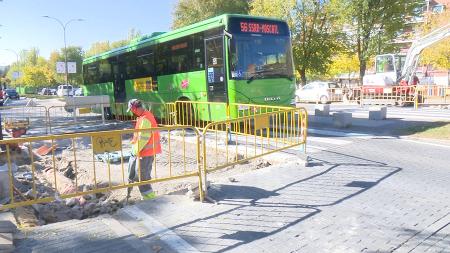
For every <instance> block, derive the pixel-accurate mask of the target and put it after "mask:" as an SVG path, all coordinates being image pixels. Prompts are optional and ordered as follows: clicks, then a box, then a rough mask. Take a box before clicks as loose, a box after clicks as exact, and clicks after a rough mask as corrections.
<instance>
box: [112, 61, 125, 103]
mask: <svg viewBox="0 0 450 253" xmlns="http://www.w3.org/2000/svg"><path fill="white" fill-rule="evenodd" d="M111 65H112V70H113V75H114V101H115V102H116V103H126V101H125V100H126V98H127V95H126V90H125V64H124V62H121V61H113V62H111Z"/></svg>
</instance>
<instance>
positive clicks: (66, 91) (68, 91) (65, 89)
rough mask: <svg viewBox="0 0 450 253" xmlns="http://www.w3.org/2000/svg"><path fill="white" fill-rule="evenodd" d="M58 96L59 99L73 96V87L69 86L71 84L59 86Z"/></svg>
mask: <svg viewBox="0 0 450 253" xmlns="http://www.w3.org/2000/svg"><path fill="white" fill-rule="evenodd" d="M56 95H58V97H67V96H73V87H72V85H69V84H62V85H59V86H58V90H57V91H56Z"/></svg>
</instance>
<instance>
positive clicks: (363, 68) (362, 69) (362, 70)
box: [359, 60, 366, 85]
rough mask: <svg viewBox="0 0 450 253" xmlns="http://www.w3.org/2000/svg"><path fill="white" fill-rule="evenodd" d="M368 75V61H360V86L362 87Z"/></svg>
mask: <svg viewBox="0 0 450 253" xmlns="http://www.w3.org/2000/svg"><path fill="white" fill-rule="evenodd" d="M365 73H366V61H365V60H359V84H360V85H362V83H363V78H364V74H365Z"/></svg>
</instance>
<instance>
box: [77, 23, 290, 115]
mask: <svg viewBox="0 0 450 253" xmlns="http://www.w3.org/2000/svg"><path fill="white" fill-rule="evenodd" d="M83 78H84V86H83V89H84V94H85V95H88V96H89V95H108V96H109V97H110V102H111V103H125V104H126V102H127V101H128V100H129V99H132V98H138V99H141V100H143V101H147V102H153V103H155V104H164V103H169V102H174V101H180V100H181V101H201V102H222V103H227V104H265V105H284V106H288V105H290V104H291V102H292V99H293V97H294V92H295V79H294V67H293V60H292V46H291V39H290V31H289V28H288V25H287V24H286V22H284V21H281V20H277V19H272V18H265V17H255V16H247V15H234V14H224V15H221V16H217V17H214V18H211V19H208V20H205V21H202V22H199V23H195V24H192V25H189V26H186V27H183V28H180V29H176V30H173V31H170V32H166V33H153V34H151V35H149V36H143V37H141V38H138V39H135V40H134V41H132V42H131V43H130V44H129V45H127V46H124V47H121V48H118V49H114V50H111V51H108V52H105V53H102V54H99V55H96V56H92V57H89V58H86V59H85V60H84V61H83ZM212 104H214V103H212ZM222 108H223V107H222ZM153 110H154V109H153ZM221 110H223V109H218V110H212V111H209V112H207V114H208V115H204V116H201V117H203V118H205V117H208V119H210V120H211V119H212V120H217V119H220V118H222V116H219V115H224V113H223V112H220V111H221ZM236 110H238V109H236ZM154 111H155V110H154ZM114 113H118V112H113V114H114ZM155 114H157V115H156V116H158V117H163V114H162V113H160V115H158V114H159V113H158V110H156V113H155ZM215 115H216V116H215Z"/></svg>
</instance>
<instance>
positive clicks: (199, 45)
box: [191, 33, 205, 71]
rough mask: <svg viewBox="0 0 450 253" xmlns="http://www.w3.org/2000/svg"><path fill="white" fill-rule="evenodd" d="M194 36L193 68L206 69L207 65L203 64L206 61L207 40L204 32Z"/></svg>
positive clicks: (196, 69) (194, 69) (195, 69)
mask: <svg viewBox="0 0 450 253" xmlns="http://www.w3.org/2000/svg"><path fill="white" fill-rule="evenodd" d="M192 37H193V47H192V48H191V49H192V50H193V52H192V53H193V57H192V59H193V65H192V70H193V71H198V70H204V69H205V67H204V66H203V64H204V62H205V60H204V58H205V55H204V51H205V50H204V49H205V42H204V41H203V33H197V34H194V35H193V36H192Z"/></svg>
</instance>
